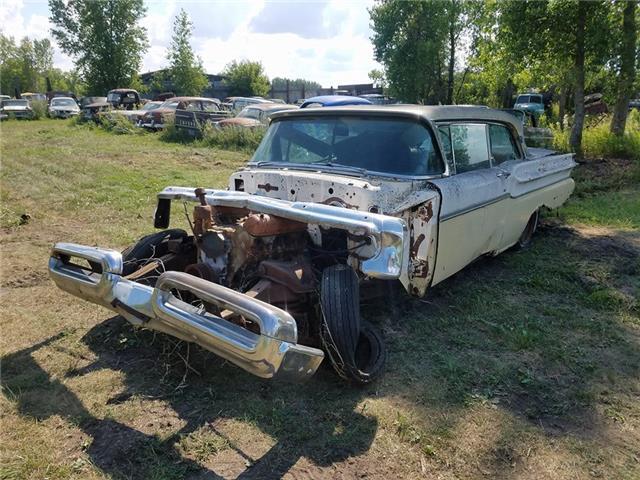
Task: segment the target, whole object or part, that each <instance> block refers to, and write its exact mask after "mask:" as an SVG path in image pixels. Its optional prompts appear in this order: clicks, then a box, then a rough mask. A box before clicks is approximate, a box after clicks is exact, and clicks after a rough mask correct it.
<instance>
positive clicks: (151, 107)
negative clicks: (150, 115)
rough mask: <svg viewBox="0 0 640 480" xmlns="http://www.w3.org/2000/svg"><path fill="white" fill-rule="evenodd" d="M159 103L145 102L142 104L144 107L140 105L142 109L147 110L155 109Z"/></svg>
mask: <svg viewBox="0 0 640 480" xmlns="http://www.w3.org/2000/svg"><path fill="white" fill-rule="evenodd" d="M160 105H162V104H161V103H146V104H145V105H144V107H142V110H145V111H148V110H155V109H156V108H158V107H159V106H160Z"/></svg>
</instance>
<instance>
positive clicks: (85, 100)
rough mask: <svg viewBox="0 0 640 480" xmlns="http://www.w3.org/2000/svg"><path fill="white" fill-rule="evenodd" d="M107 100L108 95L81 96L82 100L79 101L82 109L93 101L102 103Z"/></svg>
mask: <svg viewBox="0 0 640 480" xmlns="http://www.w3.org/2000/svg"><path fill="white" fill-rule="evenodd" d="M106 101H107V97H92V96H87V97H80V100H79V101H78V105H80V110H82V109H83V108H84V107H86V106H87V105H91V104H92V103H100V102H106Z"/></svg>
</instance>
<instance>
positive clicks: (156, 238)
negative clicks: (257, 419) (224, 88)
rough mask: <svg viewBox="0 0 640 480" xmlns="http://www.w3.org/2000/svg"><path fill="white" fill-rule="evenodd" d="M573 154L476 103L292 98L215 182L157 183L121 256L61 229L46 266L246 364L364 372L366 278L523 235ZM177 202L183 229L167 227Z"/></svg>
mask: <svg viewBox="0 0 640 480" xmlns="http://www.w3.org/2000/svg"><path fill="white" fill-rule="evenodd" d="M574 166H575V163H574V161H573V157H572V155H571V154H555V153H554V152H552V151H550V150H542V149H527V147H526V146H525V144H524V142H523V131H522V123H521V122H520V121H518V120H517V119H516V118H515V117H514V116H513V115H511V114H509V113H506V112H501V111H497V110H491V109H488V108H482V107H450V106H443V107H427V106H418V105H394V106H350V107H333V108H321V109H300V110H288V111H283V112H279V113H277V114H275V115H274V116H273V118H272V121H271V124H270V126H269V128H268V130H267V132H266V134H265V136H264V138H263V140H262V142H261V144H260V145H259V147H258V149H257V150H256V152H255V153H254V155H253V158H252V159H251V160H250V161H249V163H248V164H247V165H246V167H245V168H242V169H241V170H239V171H237V172H235V173H234V174H232V175H231V177H230V179H229V185H228V189H227V190H213V189H205V188H187V187H167V188H165V189H164V190H163V191H161V192H160V193H159V194H158V203H157V207H156V212H155V221H154V226H155V227H156V228H158V229H161V230H160V231H159V232H157V233H153V234H150V235H148V236H146V237H144V238H142V239H141V240H140V241H139V242H137V243H136V244H134V245H132V246H131V247H129V248H127V249H126V250H124V251H123V252H122V253H120V252H118V251H115V250H110V249H105V248H95V247H89V246H83V245H77V244H73V243H57V244H56V245H55V246H54V247H53V249H52V252H51V257H50V260H49V271H50V274H51V277H52V278H53V280H54V281H55V283H56V284H57V285H58V286H59V287H60V288H61V289H63V290H65V291H67V292H69V293H71V294H73V295H76V296H78V297H81V298H83V299H86V300H89V301H91V302H94V303H96V304H99V305H102V306H104V307H106V308H108V309H111V310H113V311H115V312H117V313H119V314H120V315H122V316H123V317H124V318H126V319H127V320H128V321H129V322H131V323H132V324H134V325H140V326H144V327H147V328H150V329H154V330H158V331H161V332H165V333H168V334H170V335H174V336H176V337H178V338H180V339H183V340H185V341H190V342H195V343H197V344H199V345H201V346H202V347H204V348H206V349H208V350H210V351H212V352H214V353H216V354H218V355H219V356H221V357H223V358H225V359H227V360H228V361H230V362H232V363H234V364H236V365H238V366H240V367H241V368H243V369H245V370H246V371H248V372H250V373H252V374H254V375H257V376H259V377H263V378H273V377H277V378H288V379H296V380H303V379H306V378H308V377H310V376H311V375H313V374H314V372H315V371H316V370H317V368H318V366H319V365H320V363H321V362H322V360H323V358H324V357H325V355H326V356H327V357H328V359H329V361H330V362H331V364H332V366H333V367H334V368H335V370H336V371H337V372H338V373H339V375H341V376H342V377H344V378H346V379H348V380H350V381H353V382H355V383H367V382H370V381H372V380H373V379H375V378H376V377H378V376H379V375H380V373H381V371H382V367H383V364H384V362H385V358H386V357H385V346H384V343H383V340H382V337H381V334H380V333H379V331H378V329H377V328H376V327H374V326H373V325H372V324H371V323H369V322H367V321H366V320H365V319H363V318H361V315H360V298H361V293H362V296H363V297H364V296H365V295H368V294H369V293H370V292H374V293H375V291H376V290H377V291H383V292H384V291H385V289H384V288H382V289H375V288H373V287H374V286H378V287H380V286H384V285H385V284H386V283H387V282H394V283H396V284H397V283H398V282H399V283H400V284H401V285H402V286H403V287H404V289H405V290H406V291H407V292H408V293H409V294H410V295H413V296H416V297H422V296H424V295H425V293H426V292H427V290H428V289H429V287H431V286H432V285H435V284H437V283H440V282H442V281H443V280H445V279H446V278H448V277H450V276H451V275H453V274H454V273H456V272H458V271H459V270H461V269H462V268H463V267H465V266H466V265H468V264H469V263H471V262H472V261H473V260H475V259H476V258H478V257H480V256H482V255H496V254H498V253H500V252H502V251H504V250H506V249H508V248H510V247H512V246H520V247H524V246H526V245H527V244H528V243H529V242H530V241H531V237H532V235H533V233H534V231H535V230H536V226H537V224H538V214H539V211H540V209H542V208H557V207H559V206H560V205H561V204H562V203H563V202H565V201H566V200H567V198H568V197H569V195H570V194H571V193H572V191H573V188H574V182H573V180H572V178H571V176H570V174H571V171H572V169H573V168H574ZM172 202H175V203H179V202H182V203H183V204H184V207H185V209H184V215H185V216H186V217H187V218H186V220H187V221H186V222H185V224H188V225H189V231H188V232H187V231H185V230H181V229H177V228H169V225H170V217H171V215H170V214H171V212H172V209H171V204H172ZM188 202H193V203H195V205H194V207H193V210H192V211H191V212H189V211H188V209H187V208H186V205H187V203H188ZM179 206H180V205H176V207H179ZM179 212H181V210H180V209H178V208H176V209H174V210H173V213H174V215H175V214H176V213H179Z"/></svg>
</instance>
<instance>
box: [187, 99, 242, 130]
mask: <svg viewBox="0 0 640 480" xmlns="http://www.w3.org/2000/svg"><path fill="white" fill-rule="evenodd" d="M209 100H213V102H203V103H202V106H201V107H197V106H195V105H186V106H185V107H186V108H178V109H176V113H175V127H176V130H178V131H182V132H184V133H185V134H187V135H188V136H191V137H199V136H200V135H201V134H202V128H203V126H204V125H214V124H217V122H219V121H221V120H224V119H226V118H229V117H230V116H231V115H232V112H231V111H229V110H227V109H224V108H223V107H222V105H221V102H220V101H219V100H218V99H217V98H213V99H209Z"/></svg>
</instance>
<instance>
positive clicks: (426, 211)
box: [417, 202, 433, 223]
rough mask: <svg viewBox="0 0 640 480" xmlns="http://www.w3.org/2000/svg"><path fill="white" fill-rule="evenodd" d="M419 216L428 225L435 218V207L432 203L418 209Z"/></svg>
mask: <svg viewBox="0 0 640 480" xmlns="http://www.w3.org/2000/svg"><path fill="white" fill-rule="evenodd" d="M417 216H418V218H419V219H420V220H422V221H423V222H425V223H428V222H429V220H431V219H432V218H433V205H432V204H431V202H427V203H426V204H425V205H422V206H421V207H420V208H418V213H417Z"/></svg>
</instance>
